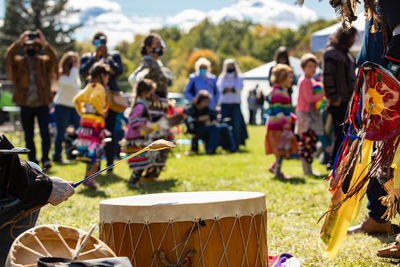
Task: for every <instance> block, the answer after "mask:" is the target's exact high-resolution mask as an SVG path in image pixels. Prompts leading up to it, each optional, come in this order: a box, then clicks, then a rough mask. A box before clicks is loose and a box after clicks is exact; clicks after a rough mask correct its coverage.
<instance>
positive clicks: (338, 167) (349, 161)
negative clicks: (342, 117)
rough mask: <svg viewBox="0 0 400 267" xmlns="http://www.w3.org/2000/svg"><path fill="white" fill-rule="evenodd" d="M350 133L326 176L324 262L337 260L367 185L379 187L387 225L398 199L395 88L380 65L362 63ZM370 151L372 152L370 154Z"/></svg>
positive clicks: (399, 92)
mask: <svg viewBox="0 0 400 267" xmlns="http://www.w3.org/2000/svg"><path fill="white" fill-rule="evenodd" d="M346 121H347V122H348V123H349V124H350V127H349V129H348V131H347V134H346V137H345V139H344V141H343V143H342V145H341V149H340V150H339V152H338V154H337V155H336V158H335V163H334V169H333V170H332V173H331V175H330V178H331V181H330V188H329V191H330V193H331V195H332V199H331V203H330V205H329V209H328V211H327V213H326V218H325V222H324V225H323V226H322V228H321V239H322V241H323V242H324V243H325V245H326V247H325V252H326V255H327V256H329V257H334V256H336V254H337V252H338V250H339V248H340V245H341V243H342V242H343V240H344V238H345V236H346V233H347V229H348V227H349V224H350V221H351V220H352V219H355V218H356V216H357V214H358V211H359V208H360V203H361V199H362V197H363V196H364V195H365V192H366V190H367V184H368V181H369V180H370V179H378V180H379V182H380V183H381V184H384V186H385V190H386V191H387V192H388V195H387V196H385V197H383V199H382V204H383V205H386V206H387V207H388V210H387V212H386V214H385V215H384V217H385V218H386V219H391V218H392V217H394V215H395V214H396V212H397V207H398V202H397V200H396V198H397V199H400V171H399V169H400V168H399V167H398V166H400V150H398V149H397V147H398V144H399V134H400V83H399V82H398V81H397V79H396V78H395V77H394V76H393V74H392V73H391V72H389V71H388V70H386V69H385V68H383V67H381V66H380V65H377V64H374V63H371V62H366V63H364V64H363V65H362V67H361V68H360V70H359V74H358V81H357V86H356V90H355V93H354V95H353V98H352V102H351V105H350V106H349V115H348V118H347V120H346ZM373 147H374V148H375V151H374V152H373Z"/></svg>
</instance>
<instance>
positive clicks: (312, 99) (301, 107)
mask: <svg viewBox="0 0 400 267" xmlns="http://www.w3.org/2000/svg"><path fill="white" fill-rule="evenodd" d="M317 64H318V60H317V58H316V57H315V56H314V55H313V54H310V53H308V54H305V55H303V56H302V57H301V67H302V68H303V71H304V74H303V75H302V76H301V77H300V79H299V82H298V86H299V97H298V102H297V107H296V113H297V120H296V134H298V135H299V137H300V139H299V140H300V142H299V143H300V144H299V145H300V149H299V150H300V160H301V164H302V167H303V172H304V175H314V174H313V172H312V167H311V164H312V162H313V157H314V153H315V151H316V143H317V141H318V137H317V136H321V135H323V125H322V117H321V113H320V110H319V107H318V104H319V103H321V100H323V99H324V94H323V92H322V87H321V84H320V83H318V82H317V81H315V80H314V79H313V76H314V75H315V72H316V69H317Z"/></svg>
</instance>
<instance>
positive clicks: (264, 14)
mask: <svg viewBox="0 0 400 267" xmlns="http://www.w3.org/2000/svg"><path fill="white" fill-rule="evenodd" d="M207 16H208V17H209V18H210V20H211V21H212V22H214V23H218V22H220V21H221V20H224V19H236V20H250V21H253V22H256V23H261V24H263V25H276V26H278V27H289V28H292V29H295V28H297V27H298V26H299V25H300V24H302V23H304V22H306V21H310V20H316V19H317V14H316V13H315V12H314V11H313V10H311V9H309V8H306V7H304V6H303V7H298V6H295V5H289V4H286V3H281V2H279V1H277V0H241V1H238V2H237V3H234V4H232V5H230V6H227V7H224V8H222V9H219V10H211V11H210V12H208V15H207Z"/></svg>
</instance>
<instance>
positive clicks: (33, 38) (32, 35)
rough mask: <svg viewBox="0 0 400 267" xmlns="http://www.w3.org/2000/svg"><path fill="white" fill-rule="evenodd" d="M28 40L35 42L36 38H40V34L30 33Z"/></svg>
mask: <svg viewBox="0 0 400 267" xmlns="http://www.w3.org/2000/svg"><path fill="white" fill-rule="evenodd" d="M27 36H28V40H35V39H36V38H39V34H38V33H37V32H34V31H30V32H29V33H28V34H27Z"/></svg>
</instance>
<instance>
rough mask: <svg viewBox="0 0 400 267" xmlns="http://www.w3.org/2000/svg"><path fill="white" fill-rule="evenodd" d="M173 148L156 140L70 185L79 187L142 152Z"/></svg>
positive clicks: (163, 141)
mask: <svg viewBox="0 0 400 267" xmlns="http://www.w3.org/2000/svg"><path fill="white" fill-rule="evenodd" d="M174 147H175V145H174V143H172V142H170V141H165V140H163V139H159V140H156V141H154V142H153V143H151V144H150V145H148V146H146V147H145V148H143V149H142V150H139V151H138V152H136V153H133V154H131V155H129V156H126V157H124V158H123V159H121V160H119V161H117V162H115V163H114V164H111V165H110V166H107V167H106V168H104V169H102V170H100V171H98V172H96V173H94V174H92V175H90V176H88V177H86V178H85V179H83V180H82V181H79V182H77V183H74V184H73V185H72V187H74V188H76V187H77V186H78V185H80V184H81V183H83V182H85V181H88V180H90V179H93V178H94V177H96V176H97V175H99V174H100V173H102V172H104V171H106V170H108V169H111V168H113V167H115V166H117V165H118V164H120V163H122V162H124V161H126V160H128V159H130V158H133V157H134V156H137V155H140V154H141V153H143V152H146V151H158V150H163V149H170V148H174Z"/></svg>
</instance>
